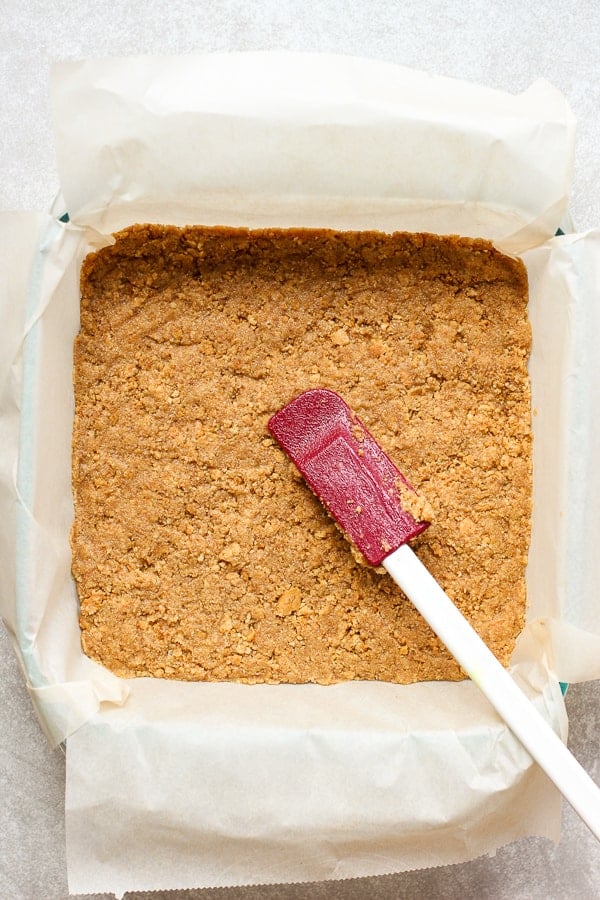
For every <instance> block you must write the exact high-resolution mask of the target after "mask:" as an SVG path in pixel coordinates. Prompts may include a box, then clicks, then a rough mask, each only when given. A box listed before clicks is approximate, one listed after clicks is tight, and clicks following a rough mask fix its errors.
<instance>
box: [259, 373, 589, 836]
mask: <svg viewBox="0 0 600 900" xmlns="http://www.w3.org/2000/svg"><path fill="white" fill-rule="evenodd" d="M269 430H270V431H271V434H272V435H273V436H274V437H275V438H276V439H277V440H278V441H279V443H280V444H281V446H282V447H283V449H284V450H285V451H286V453H287V454H288V456H290V458H291V459H292V460H293V462H294V463H295V464H296V466H297V467H298V469H299V470H300V472H301V473H302V475H303V476H304V478H305V479H306V481H307V482H308V484H309V485H310V487H311V488H312V489H313V491H314V492H315V494H316V495H317V497H319V499H320V500H321V501H322V502H323V503H324V505H325V506H326V508H327V509H328V510H329V512H330V513H331V515H332V516H333V517H334V519H335V520H336V521H337V523H338V525H340V527H341V528H342V530H343V531H344V533H345V534H346V535H347V536H348V537H349V538H350V540H352V542H353V543H354V544H356V546H357V547H358V549H359V550H360V551H361V552H362V554H363V555H364V556H365V558H366V559H367V562H369V563H371V565H374V566H378V565H380V564H381V565H383V567H384V568H385V569H386V571H387V572H388V573H389V575H391V577H392V578H393V579H394V581H395V582H396V583H397V584H398V586H399V587H400V588H401V589H402V590H403V591H404V593H405V594H406V596H407V597H409V598H410V600H412V602H413V604H414V605H415V606H416V608H417V609H418V610H419V612H420V613H421V615H422V616H423V617H424V619H425V620H426V621H427V622H428V623H429V625H430V626H431V627H432V628H433V630H434V631H435V633H436V634H437V635H438V637H439V638H441V640H442V641H443V642H444V643H445V645H446V646H447V647H448V649H449V650H450V652H451V653H452V655H453V656H454V657H455V659H456V660H457V661H458V662H459V663H460V665H461V666H462V667H463V669H464V670H465V672H466V673H467V674H468V675H469V677H470V678H471V679H472V680H473V681H474V682H475V684H476V685H477V686H478V687H479V688H480V690H481V691H482V692H483V693H484V694H485V696H486V697H487V698H488V700H489V701H490V702H491V703H492V705H493V706H494V707H495V709H496V711H497V712H498V713H499V714H500V716H502V718H503V719H504V721H505V722H506V724H507V725H508V726H509V728H511V729H512V731H513V733H514V734H515V735H516V736H517V737H518V738H519V740H520V741H521V743H522V744H523V746H524V747H526V749H527V750H528V751H529V753H530V754H531V755H532V757H533V758H534V759H535V760H537V762H538V763H539V764H540V766H541V767H542V768H543V769H544V771H545V772H546V774H547V775H548V776H549V777H550V778H551V779H552V780H553V781H554V784H555V785H556V786H557V788H558V789H559V790H560V791H562V793H563V795H564V796H565V797H566V798H567V800H568V801H569V803H571V805H572V806H573V808H574V809H575V810H576V811H577V812H578V813H579V815H580V816H581V818H582V819H583V821H584V822H585V823H586V825H588V827H589V828H590V829H591V831H592V832H593V834H595V836H596V837H597V838H598V839H599V840H600V789H599V788H598V786H597V785H596V784H595V783H594V781H592V779H591V778H590V776H589V775H588V774H587V772H586V771H585V770H584V769H583V768H582V767H581V766H580V765H579V763H578V762H577V760H576V759H575V757H574V756H572V755H571V753H569V751H568V749H567V748H566V747H565V745H564V744H563V743H562V741H561V740H560V738H559V737H558V736H557V735H556V734H555V732H554V731H553V730H552V728H551V726H550V725H549V724H548V722H547V721H546V720H545V719H544V718H543V717H542V716H541V715H540V713H538V711H537V710H536V708H535V707H534V706H533V705H532V704H531V703H530V701H529V699H528V698H527V697H526V696H525V694H524V693H523V692H522V691H521V689H520V688H519V687H518V686H517V685H516V684H515V682H514V681H513V680H512V678H511V676H510V675H509V673H508V672H507V671H506V669H504V668H503V667H502V666H501V665H500V663H499V662H498V660H497V659H496V657H495V656H494V655H493V653H492V652H491V651H490V649H489V648H488V647H487V646H486V645H485V644H484V642H483V641H482V640H481V638H480V637H479V635H478V634H477V633H476V632H475V631H474V630H473V628H472V627H471V625H470V624H469V623H468V622H467V620H466V619H465V618H464V617H463V615H462V613H461V612H460V611H459V610H458V609H457V608H456V606H455V605H454V604H453V603H452V601H451V600H450V598H449V597H448V596H447V595H446V594H445V592H444V591H443V590H442V588H441V587H440V585H439V584H438V583H437V581H436V580H435V579H434V578H433V576H432V575H431V574H430V573H429V572H428V571H427V569H426V568H425V566H424V565H423V563H422V562H421V561H420V560H419V558H418V557H417V556H416V555H415V554H414V553H413V552H412V550H411V549H410V547H409V546H408V543H407V541H409V540H410V539H411V538H413V537H416V536H417V535H418V534H420V533H421V532H422V531H424V530H425V528H427V525H428V524H429V523H428V522H426V521H418V520H417V519H415V518H414V517H413V516H412V515H411V513H410V512H409V510H408V509H407V506H410V508H412V509H414V508H415V507H414V506H413V500H414V497H415V496H416V495H415V494H414V492H413V491H412V488H411V487H410V485H409V484H408V482H407V481H406V479H405V478H404V476H403V475H402V474H401V473H400V472H399V471H398V469H397V468H396V466H395V465H394V464H393V463H392V461H391V460H390V459H388V457H387V456H386V455H385V453H384V452H383V450H382V449H381V448H380V447H379V446H378V445H377V443H376V442H375V441H374V440H373V438H372V437H371V435H370V434H369V432H368V431H367V429H366V428H365V426H364V425H363V424H362V423H361V422H360V421H359V420H358V419H357V418H356V416H354V415H353V414H352V411H351V410H350V408H349V407H348V406H347V405H346V403H344V401H343V400H342V398H341V397H338V395H337V394H335V393H334V392H333V391H327V390H313V391H307V392H306V393H305V394H301V395H300V396H299V397H297V398H296V399H295V400H293V401H292V402H291V403H289V404H288V405H287V406H285V407H284V408H283V409H282V410H280V411H279V412H278V413H276V414H275V415H274V416H273V417H272V419H271V420H270V422H269ZM407 491H408V493H407Z"/></svg>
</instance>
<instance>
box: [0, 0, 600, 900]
mask: <svg viewBox="0 0 600 900" xmlns="http://www.w3.org/2000/svg"><path fill="white" fill-rule="evenodd" d="M599 47H600V4H598V2H597V0H581V2H577V0H567V2H563V3H557V2H555V0H554V2H549V0H539V2H537V3H529V4H524V3H522V2H521V0H501V2H498V3H495V4H493V3H490V2H489V0H454V2H442V0H422V2H421V3H418V4H417V3H410V2H393V0H387V2H386V0H372V2H366V0H365V2H363V3H362V4H358V3H356V4H353V3H350V2H343V0H320V2H317V0H307V2H304V3H302V2H297V0H296V2H294V0H259V2H254V3H252V2H248V0H246V2H242V0H214V2H206V0H203V2H198V3H192V2H185V0H171V2H165V0H147V2H146V3H144V4H143V5H142V4H138V3H135V2H132V0H115V2H114V3H112V4H108V3H100V2H96V0H84V2H81V3H75V4H73V3H71V4H67V3H65V2H64V0H46V2H44V0H30V2H28V3H25V4H24V3H22V2H17V0H4V2H3V3H2V15H1V16H0V165H1V171H2V175H3V177H2V179H1V180H0V210H13V209H31V210H43V209H46V208H48V206H49V205H50V203H51V201H52V199H53V197H54V195H55V194H56V192H57V190H58V180H57V175H56V166H55V162H54V154H53V147H52V136H51V129H50V121H49V111H48V96H47V95H48V76H49V67H50V64H51V62H52V61H54V60H57V59H64V58H79V57H82V56H109V55H123V54H134V53H154V54H160V53H191V52H202V51H223V50H264V49H291V50H316V51H329V52H337V53H349V54H353V55H358V56H372V57H377V58H381V59H385V60H389V61H392V62H397V63H401V64H403V65H407V66H412V67H415V68H420V69H425V70H428V71H431V72H434V73H437V74H441V75H449V76H455V77H458V78H463V79H466V80H470V81H477V82H480V83H482V84H484V85H487V86H490V87H496V88H500V89H503V90H508V91H512V92H518V91H520V90H523V89H524V88H526V87H527V86H528V85H529V84H530V83H531V82H532V81H534V80H535V79H537V78H539V77H544V78H547V79H548V80H550V81H551V82H552V83H553V84H554V85H555V86H556V87H558V88H559V89H560V90H562V91H563V93H564V94H565V95H566V97H567V99H568V101H569V103H570V104H571V107H572V109H573V110H574V112H575V114H576V116H577V118H578V122H579V126H578V142H577V149H576V158H575V170H574V181H573V193H572V201H571V214H572V217H573V220H574V222H575V223H576V226H577V228H578V230H586V229H588V228H594V227H597V226H600V187H599V185H600V64H599V61H598V60H599V51H598V48H599ZM0 572H1V568H0ZM0 577H1V575H0ZM567 708H568V712H569V718H570V735H569V746H570V747H571V749H572V751H573V753H574V754H575V755H576V756H577V758H578V759H579V760H580V762H581V763H582V764H583V765H584V766H585V767H586V769H587V770H588V771H589V772H590V774H591V775H592V777H593V778H594V779H595V780H596V781H597V782H600V683H599V682H594V683H591V684H585V685H572V686H571V687H570V689H569V692H568V695H567ZM0 834H1V835H2V838H1V839H0V900H4V898H6V900H19V898H26V900H38V898H39V900H59V898H66V897H67V884H66V862H65V846H64V757H63V755H62V753H61V752H60V751H51V750H49V748H48V745H47V743H46V741H45V738H44V737H43V735H42V733H41V731H40V729H39V726H38V724H37V720H36V719H35V716H34V713H33V710H32V707H31V704H30V701H29V698H28V695H27V691H26V689H25V686H24V683H23V678H22V675H21V672H20V670H19V667H18V664H17V661H16V658H15V656H14V654H13V652H12V648H11V646H10V640H9V638H8V635H7V633H6V631H5V630H4V628H3V627H2V626H0ZM196 895H197V896H198V897H200V896H202V897H213V896H214V897H215V900H216V898H217V897H218V898H220V900H256V898H259V897H260V898H275V897H277V898H283V900H292V898H293V900H298V898H305V897H314V898H317V900H318V898H323V900H324V898H334V897H335V898H336V900H338V898H339V900H358V898H363V897H372V898H379V900H384V898H385V900H389V898H402V897H411V898H413V897H416V898H420V897H423V898H437V897H444V898H454V897H456V898H458V897H461V898H470V897H473V898H498V900H502V898H511V900H519V898H523V900H524V898H527V900H529V898H540V900H542V898H543V900H548V898H561V900H562V898H570V897H573V898H575V897H577V898H580V900H587V898H590V900H591V898H596V897H599V896H600V845H598V843H597V842H596V841H595V840H594V838H593V837H592V836H591V834H590V833H589V832H588V831H587V829H586V828H585V826H584V825H583V824H582V823H581V822H580V821H579V819H578V818H577V816H576V815H575V814H574V813H573V812H572V810H571V809H570V808H568V807H566V806H565V808H564V811H563V835H562V839H561V842H560V844H559V845H558V846H556V847H555V846H554V845H552V844H550V843H549V842H548V841H545V840H541V839H535V838H531V839H525V840H521V841H519V842H518V843H516V844H512V845H510V846H508V847H505V848H503V849H502V850H500V851H499V852H498V853H497V855H496V856H495V857H494V858H488V857H485V858H481V859H477V860H474V861H472V862H470V863H466V864H464V865H460V866H450V867H444V868H439V869H433V870H424V871H420V872H409V873H402V874H399V875H395V876H386V877H382V878H369V879H357V880H351V881H346V882H328V883H324V884H319V885H289V886H285V887H282V886H277V885H275V886H271V887H253V888H235V889H219V890H218V891H217V890H207V891H202V892H200V891H197V892H196V891H187V892H180V893H179V892H170V893H168V894H164V896H165V897H169V898H173V900H174V898H176V897H182V898H183V897H186V898H188V900H189V898H192V897H195V896H196ZM131 896H136V897H139V898H142V897H143V898H148V900H150V898H151V897H160V896H163V895H161V894H152V895H150V894H143V895H142V894H136V895H131Z"/></svg>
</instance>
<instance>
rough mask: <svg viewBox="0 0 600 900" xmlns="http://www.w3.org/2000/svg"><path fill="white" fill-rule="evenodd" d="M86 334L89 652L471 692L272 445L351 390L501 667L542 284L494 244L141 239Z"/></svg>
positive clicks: (100, 298)
mask: <svg viewBox="0 0 600 900" xmlns="http://www.w3.org/2000/svg"><path fill="white" fill-rule="evenodd" d="M81 291H82V301H81V331H80V334H79V335H78V337H77V338H76V342H75V370H74V381H75V400H76V413H75V424H74V442H73V490H74V496H75V513H76V517H75V523H74V526H73V531H72V548H73V573H74V576H75V579H76V582H77V587H78V593H79V598H80V602H81V617H80V623H81V629H82V644H83V648H84V651H85V652H86V653H87V654H88V655H89V656H90V657H92V658H94V659H96V660H98V661H99V662H101V663H103V664H104V665H105V666H107V667H108V668H109V669H111V670H112V671H113V672H115V673H117V674H118V675H121V676H125V677H135V676H149V675H150V676H156V677H161V678H177V679H185V680H201V681H207V680H235V681H244V682H250V683H254V682H273V683H279V682H309V681H313V682H319V683H323V684H327V683H331V682H335V681H340V680H347V679H374V680H385V681H391V682H400V683H409V682H413V681H422V680H430V679H450V680H455V679H460V678H462V677H464V675H463V673H462V671H461V670H460V668H459V666H458V665H457V663H456V662H455V661H454V660H453V658H452V657H451V656H450V654H449V653H448V652H447V651H446V649H445V648H444V647H443V646H442V645H441V643H440V641H439V640H438V639H437V637H435V635H434V634H433V632H432V631H431V630H430V629H429V627H428V626H427V625H426V624H425V623H424V621H423V620H422V618H421V617H420V615H419V614H418V613H417V612H416V610H415V609H414V607H413V606H412V604H411V603H410V602H409V601H407V600H406V598H405V597H404V595H403V594H402V593H401V591H400V590H399V588H397V587H396V585H395V584H394V583H393V582H392V580H391V579H390V578H389V576H387V575H386V574H381V573H380V572H377V571H375V570H373V569H371V568H368V567H366V566H364V565H361V564H360V562H359V561H358V560H357V559H356V558H355V556H353V554H352V553H351V552H350V549H349V546H348V544H347V542H346V540H345V539H344V537H343V535H342V534H341V533H340V532H339V530H338V529H337V527H336V525H335V523H334V522H333V520H332V519H330V518H329V517H328V515H327V513H326V512H325V510H324V509H323V508H322V506H321V505H320V503H319V501H318V500H317V499H316V498H315V497H314V496H313V494H312V492H311V491H310V490H309V489H308V487H307V486H306V485H305V484H304V482H303V481H302V479H301V477H300V476H299V474H298V473H297V471H296V469H295V468H294V466H293V465H292V464H291V463H290V462H289V461H288V459H287V457H286V456H285V454H284V453H283V451H282V450H281V449H280V448H279V446H278V445H277V444H276V443H275V441H274V440H273V439H272V438H271V437H270V435H269V433H268V431H267V420H268V419H269V417H270V416H271V415H272V414H273V413H274V412H276V411H277V410H278V409H279V408H280V407H282V406H284V405H285V404H286V403H288V402H289V401H290V400H291V399H292V398H293V397H295V396H296V395H297V394H299V393H301V392H302V391H305V390H307V389H309V388H312V387H328V388H331V389H332V390H334V391H337V392H338V393H339V394H341V395H342V397H343V398H344V399H345V400H346V402H347V403H348V404H349V405H350V406H351V408H352V409H353V411H354V412H355V413H356V414H357V415H358V416H359V417H360V418H361V419H362V421H363V422H364V423H365V425H366V426H367V428H368V429H369V430H370V431H371V433H372V434H373V436H374V437H375V439H376V440H377V441H378V442H379V443H380V444H381V446H382V447H383V449H384V450H385V451H386V452H387V453H388V454H389V455H390V456H391V458H392V459H393V460H394V462H395V463H396V464H397V465H398V467H399V468H400V469H401V471H402V472H403V473H404V474H405V475H406V476H407V477H408V479H409V480H410V481H411V483H412V484H413V485H414V486H415V488H417V490H420V491H422V492H423V495H424V496H425V497H426V498H427V501H428V503H429V504H430V505H431V507H432V509H433V514H434V519H433V524H432V526H431V527H430V528H429V529H428V530H427V531H426V532H425V533H424V534H423V535H422V536H420V537H419V538H418V539H417V540H416V541H415V542H413V547H414V549H415V550H416V551H417V553H418V554H419V556H420V558H421V559H422V561H423V562H424V563H425V565H426V566H428V568H429V569H430V570H431V572H432V573H433V575H434V576H435V577H436V578H437V579H438V580H439V582H440V583H441V584H442V585H443V587H444V588H445V589H446V591H447V592H448V593H449V595H450V596H451V597H452V598H453V600H454V601H455V602H456V604H457V605H458V607H459V608H460V609H461V610H462V612H463V613H464V614H465V615H466V617H467V618H468V619H469V620H470V622H471V623H472V625H473V626H474V627H475V628H476V629H477V631H478V632H479V634H480V635H481V636H482V638H483V639H484V640H485V641H486V643H487V644H488V645H489V646H490V648H491V649H492V651H493V652H494V653H495V654H496V655H497V656H498V658H499V659H500V660H501V661H502V662H503V663H504V664H506V663H507V661H508V659H509V656H510V653H511V651H512V649H513V646H514V641H515V638H516V636H517V635H518V633H519V632H520V630H521V628H522V626H523V622H524V611H525V565H526V558H527V550H528V542H529V522H530V497H531V432H530V402H529V401H530V395H529V380H528V374H527V358H528V354H529V347H530V328H529V322H528V318H527V278H526V272H525V269H524V266H523V265H522V263H521V262H519V261H517V260H514V259H511V258H509V257H506V256H504V255H502V254H501V253H499V252H498V251H496V250H495V249H494V248H493V247H492V246H491V245H490V244H488V243H486V242H484V241H480V240H470V239H462V238H457V237H437V236H433V235H426V234H405V233H398V234H394V235H384V234H380V233H375V232H373V233H371V232H362V233H340V232H334V231H324V230H318V231H317V230H315V231H313V230H262V231H247V230H243V229H229V228H205V227H189V228H182V229H178V228H174V227H163V226H154V225H137V226H133V227H131V228H128V229H126V230H124V231H122V232H120V233H119V234H118V235H116V243H115V244H114V245H113V246H111V247H107V248H104V249H102V250H100V251H99V252H97V253H94V254H91V255H90V256H88V257H87V258H86V260H85V261H84V265H83V268H82V274H81Z"/></svg>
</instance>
